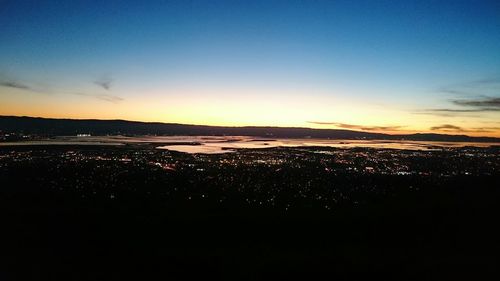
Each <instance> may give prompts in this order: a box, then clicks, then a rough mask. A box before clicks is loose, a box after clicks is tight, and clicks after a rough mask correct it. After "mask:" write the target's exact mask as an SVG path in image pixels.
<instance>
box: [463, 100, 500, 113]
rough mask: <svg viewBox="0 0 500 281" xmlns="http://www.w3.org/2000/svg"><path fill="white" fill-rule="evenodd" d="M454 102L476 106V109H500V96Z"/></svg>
mask: <svg viewBox="0 0 500 281" xmlns="http://www.w3.org/2000/svg"><path fill="white" fill-rule="evenodd" d="M453 103H454V104H456V105H459V106H464V107H474V108H476V110H495V111H497V110H500V98H492V97H484V98H480V99H468V100H453Z"/></svg>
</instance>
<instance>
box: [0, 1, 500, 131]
mask: <svg viewBox="0 0 500 281" xmlns="http://www.w3.org/2000/svg"><path fill="white" fill-rule="evenodd" d="M0 115H28V116H41V117H68V118H99V119H128V120H140V121H162V122H176V123H189V124H209V125H234V126H243V125H265V126H300V127H315V128H348V129H356V130H364V131H379V132H389V133H401V132H403V133H406V132H436V133H452V134H469V135H488V136H500V1H498V0H496V1H380V0H377V1H353V0H351V1H272V0H267V1H209V0H206V1H186V0H185V1H22V0H13V1H5V0H3V1H2V0H0Z"/></svg>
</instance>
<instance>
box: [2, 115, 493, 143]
mask: <svg viewBox="0 0 500 281" xmlns="http://www.w3.org/2000/svg"><path fill="white" fill-rule="evenodd" d="M0 131H1V132H17V133H24V134H40V135H54V136H67V135H76V134H82V133H86V134H92V135H116V134H121V135H165V136H171V135H191V136H193V135H205V136H221V135H227V136H231V135H234V136H255V137H271V138H306V137H310V138H330V139H377V140H400V139H405V140H419V141H471V142H500V138H492V137H470V136H465V135H444V134H411V135H388V134H381V133H369V132H359V131H352V130H338V129H311V128H295V127H291V128H289V127H221V126H202V125H184V124H174V123H159V122H137V121H125V120H93V119H89V120H79V119H50V118H37V117H24V116H23V117H17V116H0Z"/></svg>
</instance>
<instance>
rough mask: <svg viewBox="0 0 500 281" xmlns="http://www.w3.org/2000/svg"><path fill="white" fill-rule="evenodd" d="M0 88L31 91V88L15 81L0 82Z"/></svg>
mask: <svg viewBox="0 0 500 281" xmlns="http://www.w3.org/2000/svg"><path fill="white" fill-rule="evenodd" d="M0 86H3V87H7V88H14V89H21V90H30V91H33V88H31V87H30V86H28V85H26V84H23V83H20V82H16V81H0Z"/></svg>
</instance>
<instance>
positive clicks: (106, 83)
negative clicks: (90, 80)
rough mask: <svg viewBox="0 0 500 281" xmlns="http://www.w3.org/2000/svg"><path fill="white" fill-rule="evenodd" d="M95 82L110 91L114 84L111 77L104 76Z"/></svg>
mask: <svg viewBox="0 0 500 281" xmlns="http://www.w3.org/2000/svg"><path fill="white" fill-rule="evenodd" d="M94 84H96V85H98V86H100V87H102V88H103V89H104V90H106V91H109V90H111V86H112V85H113V79H112V78H111V77H107V76H104V77H101V78H99V79H97V80H96V81H94Z"/></svg>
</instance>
